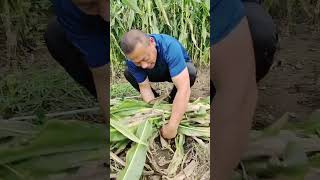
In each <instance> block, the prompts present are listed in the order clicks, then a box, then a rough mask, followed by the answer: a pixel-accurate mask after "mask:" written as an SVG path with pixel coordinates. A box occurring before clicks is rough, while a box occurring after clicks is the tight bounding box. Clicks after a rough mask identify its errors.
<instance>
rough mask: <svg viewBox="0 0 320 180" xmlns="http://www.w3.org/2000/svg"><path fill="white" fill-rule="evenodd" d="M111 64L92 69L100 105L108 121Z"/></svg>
mask: <svg viewBox="0 0 320 180" xmlns="http://www.w3.org/2000/svg"><path fill="white" fill-rule="evenodd" d="M109 66H110V65H109V64H108V65H105V66H103V67H100V68H96V69H94V70H92V73H93V79H94V83H95V87H96V92H97V98H98V102H99V106H100V109H101V111H102V114H103V117H104V119H105V121H106V122H108V120H109V98H110V94H109V91H110V90H109V84H110V78H109V77H110V76H109V73H110V67H109Z"/></svg>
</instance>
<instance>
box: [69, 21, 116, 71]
mask: <svg viewBox="0 0 320 180" xmlns="http://www.w3.org/2000/svg"><path fill="white" fill-rule="evenodd" d="M100 27H101V28H104V29H105V32H103V31H102V30H101V31H94V32H91V33H89V34H87V35H84V36H75V35H71V36H70V38H71V41H72V43H73V44H74V46H76V47H77V48H78V49H79V50H80V52H81V53H82V54H83V55H84V59H85V61H86V62H87V64H88V66H89V67H92V68H95V67H100V66H103V65H105V64H108V63H109V62H110V56H109V46H110V45H109V44H110V43H108V42H109V36H107V35H106V34H109V31H110V30H109V28H108V27H109V24H108V26H106V27H104V26H100Z"/></svg>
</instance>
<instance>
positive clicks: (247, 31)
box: [210, 0, 277, 180]
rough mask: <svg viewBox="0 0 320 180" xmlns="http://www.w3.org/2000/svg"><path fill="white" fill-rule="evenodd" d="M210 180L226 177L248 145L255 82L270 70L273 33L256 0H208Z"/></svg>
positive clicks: (273, 44) (229, 175) (271, 24)
mask: <svg viewBox="0 0 320 180" xmlns="http://www.w3.org/2000/svg"><path fill="white" fill-rule="evenodd" d="M210 21H211V28H212V29H211V40H210V41H211V57H212V62H211V69H210V70H211V80H212V82H211V89H212V91H211V97H212V98H214V99H213V101H212V107H213V108H211V109H212V111H211V119H212V130H211V137H212V139H213V143H212V150H213V155H212V157H213V158H212V160H211V163H212V164H211V167H212V168H213V169H212V170H213V172H214V173H213V176H212V177H213V179H217V180H229V179H231V176H232V170H233V169H234V168H235V167H236V166H237V164H238V163H239V161H240V158H241V156H242V153H243V152H244V151H245V149H246V145H247V142H248V134H249V130H250V128H251V122H252V118H253V115H254V111H255V107H256V101H257V91H258V90H257V83H256V82H257V81H259V80H260V79H262V78H263V77H264V76H265V75H266V73H267V72H268V70H269V68H270V66H271V64H272V61H273V55H274V53H275V50H276V43H277V36H276V33H275V28H274V25H273V23H272V19H271V17H270V16H269V15H268V14H267V13H266V12H265V11H264V10H263V9H262V8H261V6H260V5H259V3H258V2H257V1H254V0H251V1H250V2H249V0H245V2H244V3H243V2H241V1H240V0H214V1H211V9H210Z"/></svg>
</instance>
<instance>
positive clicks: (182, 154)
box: [110, 98, 210, 180]
mask: <svg viewBox="0 0 320 180" xmlns="http://www.w3.org/2000/svg"><path fill="white" fill-rule="evenodd" d="M111 104H114V105H112V107H111V120H110V125H111V128H110V142H111V146H110V156H111V164H110V166H111V178H116V179H130V180H135V179H160V178H162V179H186V178H197V179H201V178H203V179H209V159H210V158H209V142H210V141H209V139H210V127H209V125H210V121H209V119H210V118H209V117H210V113H209V110H210V105H209V99H208V98H207V99H198V100H196V101H194V102H192V103H189V105H188V108H187V112H186V113H185V116H184V118H183V119H182V121H181V123H180V125H179V129H178V135H177V137H176V138H175V139H174V140H171V141H166V140H164V139H163V138H162V137H161V136H160V135H159V129H160V128H161V126H162V125H163V124H165V123H167V122H168V119H169V117H170V114H171V106H172V105H171V104H166V103H160V102H156V103H154V104H153V105H151V104H146V103H144V102H142V101H138V100H133V99H131V100H129V99H126V100H124V101H120V100H119V101H118V102H113V103H111Z"/></svg>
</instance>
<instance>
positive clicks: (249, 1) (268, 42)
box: [210, 0, 278, 100]
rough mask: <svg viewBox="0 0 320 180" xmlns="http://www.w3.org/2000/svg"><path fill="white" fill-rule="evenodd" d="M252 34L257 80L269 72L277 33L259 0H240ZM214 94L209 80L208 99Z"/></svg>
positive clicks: (276, 41)
mask: <svg viewBox="0 0 320 180" xmlns="http://www.w3.org/2000/svg"><path fill="white" fill-rule="evenodd" d="M242 1H243V4H244V7H245V13H246V16H247V19H248V23H249V29H250V32H251V36H252V41H253V48H254V53H255V60H256V80H257V82H259V81H260V80H261V79H262V78H263V77H265V75H266V74H267V73H268V72H269V69H270V67H271V65H272V63H273V59H274V54H275V52H276V47H277V43H278V34H277V31H276V27H275V25H274V23H273V20H272V18H271V16H270V15H269V14H268V13H267V12H266V11H265V10H264V9H263V8H262V6H261V5H260V3H259V2H260V0H242ZM215 94H216V89H215V87H214V83H213V82H212V81H210V99H211V100H212V99H213V97H214V96H215Z"/></svg>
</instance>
